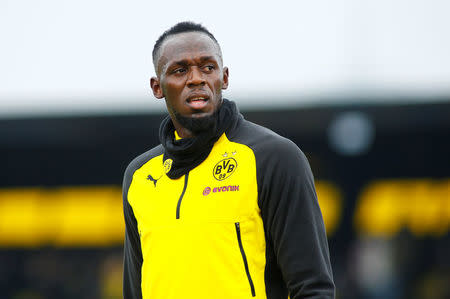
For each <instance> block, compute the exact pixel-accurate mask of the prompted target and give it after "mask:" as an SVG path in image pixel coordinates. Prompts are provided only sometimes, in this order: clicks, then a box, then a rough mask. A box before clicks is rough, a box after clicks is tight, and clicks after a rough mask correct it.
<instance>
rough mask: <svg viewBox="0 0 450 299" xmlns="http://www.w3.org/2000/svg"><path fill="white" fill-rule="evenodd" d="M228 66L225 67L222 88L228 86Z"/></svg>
mask: <svg viewBox="0 0 450 299" xmlns="http://www.w3.org/2000/svg"><path fill="white" fill-rule="evenodd" d="M228 75H229V72H228V68H227V67H224V68H223V84H222V89H227V88H228Z"/></svg>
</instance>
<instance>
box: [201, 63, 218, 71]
mask: <svg viewBox="0 0 450 299" xmlns="http://www.w3.org/2000/svg"><path fill="white" fill-rule="evenodd" d="M203 69H205V70H206V71H208V72H211V71H213V70H214V69H215V67H214V65H212V64H208V65H205V66H204V67H203Z"/></svg>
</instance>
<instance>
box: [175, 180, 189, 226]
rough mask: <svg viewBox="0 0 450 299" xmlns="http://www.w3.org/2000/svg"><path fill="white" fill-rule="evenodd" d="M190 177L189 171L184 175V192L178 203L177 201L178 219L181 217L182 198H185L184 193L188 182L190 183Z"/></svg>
mask: <svg viewBox="0 0 450 299" xmlns="http://www.w3.org/2000/svg"><path fill="white" fill-rule="evenodd" d="M188 177H189V172H188V173H186V174H185V176H184V187H183V192H181V195H180V198H179V199H178V203H177V215H176V217H177V219H180V207H181V200H182V199H183V196H184V193H186V188H187V183H188Z"/></svg>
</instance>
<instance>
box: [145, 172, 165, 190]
mask: <svg viewBox="0 0 450 299" xmlns="http://www.w3.org/2000/svg"><path fill="white" fill-rule="evenodd" d="M161 177H162V176H161ZM161 177H159V178H157V179H156V180H155V179H154V178H153V177H152V175H151V174H149V175H148V177H147V180H149V181H152V182H153V184H155V187H156V182H158V180H159V179H160V178H161Z"/></svg>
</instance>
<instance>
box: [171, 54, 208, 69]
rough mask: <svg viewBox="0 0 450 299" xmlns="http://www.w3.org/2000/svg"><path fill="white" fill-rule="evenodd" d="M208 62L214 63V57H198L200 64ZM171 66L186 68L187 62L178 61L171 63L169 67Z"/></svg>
mask: <svg viewBox="0 0 450 299" xmlns="http://www.w3.org/2000/svg"><path fill="white" fill-rule="evenodd" d="M208 60H214V61H215V59H214V56H202V57H200V62H205V61H208ZM173 65H182V66H188V65H189V62H188V60H186V59H183V60H178V61H174V62H173V63H171V64H170V66H169V67H171V66H173Z"/></svg>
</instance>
